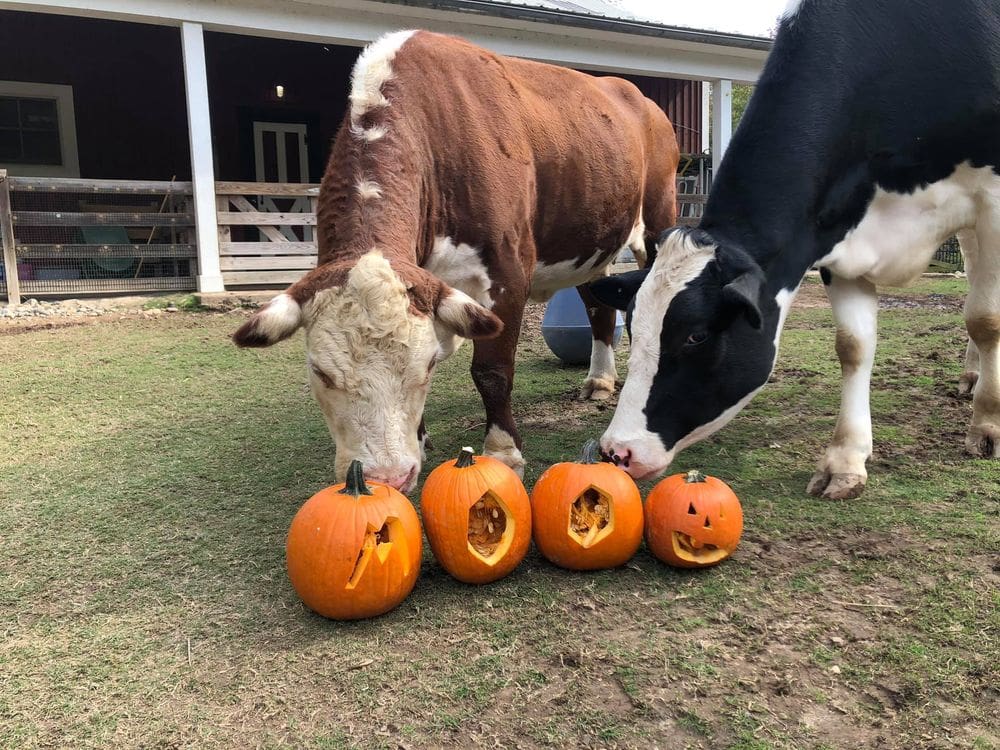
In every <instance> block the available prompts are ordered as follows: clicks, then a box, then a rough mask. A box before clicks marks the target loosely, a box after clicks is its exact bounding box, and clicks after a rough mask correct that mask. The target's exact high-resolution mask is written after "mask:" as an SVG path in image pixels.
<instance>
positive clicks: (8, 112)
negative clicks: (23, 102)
mask: <svg viewBox="0 0 1000 750" xmlns="http://www.w3.org/2000/svg"><path fill="white" fill-rule="evenodd" d="M20 123H21V121H20V119H19V118H18V116H17V99H15V98H13V97H10V96H0V128H16V127H19V126H20Z"/></svg>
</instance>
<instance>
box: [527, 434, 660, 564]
mask: <svg viewBox="0 0 1000 750" xmlns="http://www.w3.org/2000/svg"><path fill="white" fill-rule="evenodd" d="M531 513H532V516H531V520H532V526H533V529H534V537H535V544H536V545H537V546H538V549H539V551H540V552H541V553H542V554H543V555H544V556H545V557H546V558H547V559H548V560H550V561H551V562H553V563H555V564H556V565H559V566H561V567H563V568H570V569H571V570H598V569H600V568H613V567H617V566H618V565H623V564H624V563H626V562H627V561H628V560H629V559H630V558H631V557H632V555H634V554H635V552H636V550H637V549H639V544H640V543H641V542H642V524H643V520H642V497H641V496H640V495H639V488H638V487H636V486H635V482H633V481H632V477H630V476H629V475H628V474H626V473H625V472H624V471H623V470H622V469H619V468H618V467H617V466H613V465H612V464H609V463H601V462H600V461H599V460H598V447H597V441H596V440H590V441H589V442H588V443H587V444H586V445H585V446H584V449H583V454H582V455H581V456H580V459H579V460H578V461H576V462H575V463H574V462H566V463H560V464H556V465H555V466H552V467H550V468H549V469H548V470H547V471H546V472H545V473H544V474H542V476H540V477H539V478H538V482H537V483H536V484H535V487H534V489H533V490H532V491H531Z"/></svg>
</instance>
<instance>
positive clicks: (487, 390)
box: [472, 293, 524, 477]
mask: <svg viewBox="0 0 1000 750" xmlns="http://www.w3.org/2000/svg"><path fill="white" fill-rule="evenodd" d="M511 297H513V294H512V293H508V294H507V295H505V296H504V298H503V301H502V303H501V302H499V301H498V303H497V304H496V305H495V306H494V308H493V312H494V313H496V314H497V315H499V316H500V319H501V320H503V323H504V329H503V332H502V333H501V334H500V335H499V336H497V337H496V338H494V339H479V340H477V341H476V342H475V344H474V347H475V348H474V349H473V353H472V380H473V381H474V382H475V384H476V388H477V389H478V390H479V395H480V396H482V399H483V406H484V407H485V409H486V440H485V443H484V445H483V453H484V454H486V455H487V456H492V457H493V458H496V459H498V460H499V461H502V462H503V463H505V464H507V465H508V466H509V467H510V468H512V469H513V470H514V471H516V472H517V474H518V476H521V477H523V476H524V457H523V456H522V455H521V436H520V434H519V433H518V431H517V425H515V424H514V415H513V414H512V413H511V410H510V392H511V389H512V388H513V386H514V354H515V352H516V351H517V339H518V336H519V335H520V332H521V317H522V315H523V313H524V299H523V298H522V299H520V300H519V301H515V300H513V299H511Z"/></svg>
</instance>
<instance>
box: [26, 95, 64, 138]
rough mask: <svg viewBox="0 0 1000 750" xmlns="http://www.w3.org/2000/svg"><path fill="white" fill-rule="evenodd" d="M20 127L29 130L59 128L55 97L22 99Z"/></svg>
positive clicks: (53, 129) (56, 129)
mask: <svg viewBox="0 0 1000 750" xmlns="http://www.w3.org/2000/svg"><path fill="white" fill-rule="evenodd" d="M21 127H22V128H27V129H31V130H51V131H58V130H59V116H58V113H57V111H56V101H55V99H22V100H21Z"/></svg>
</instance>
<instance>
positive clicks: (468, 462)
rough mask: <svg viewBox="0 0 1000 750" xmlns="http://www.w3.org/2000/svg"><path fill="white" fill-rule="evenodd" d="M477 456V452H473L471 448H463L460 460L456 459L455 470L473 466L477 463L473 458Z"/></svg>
mask: <svg viewBox="0 0 1000 750" xmlns="http://www.w3.org/2000/svg"><path fill="white" fill-rule="evenodd" d="M475 455H476V452H475V451H474V450H472V448H469V447H468V446H466V447H465V448H462V452H461V453H459V454H458V458H456V459H455V468H456V469H464V468H466V467H469V466H472V465H473V464H474V463H476V462H475V461H474V460H473V456H475Z"/></svg>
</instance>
